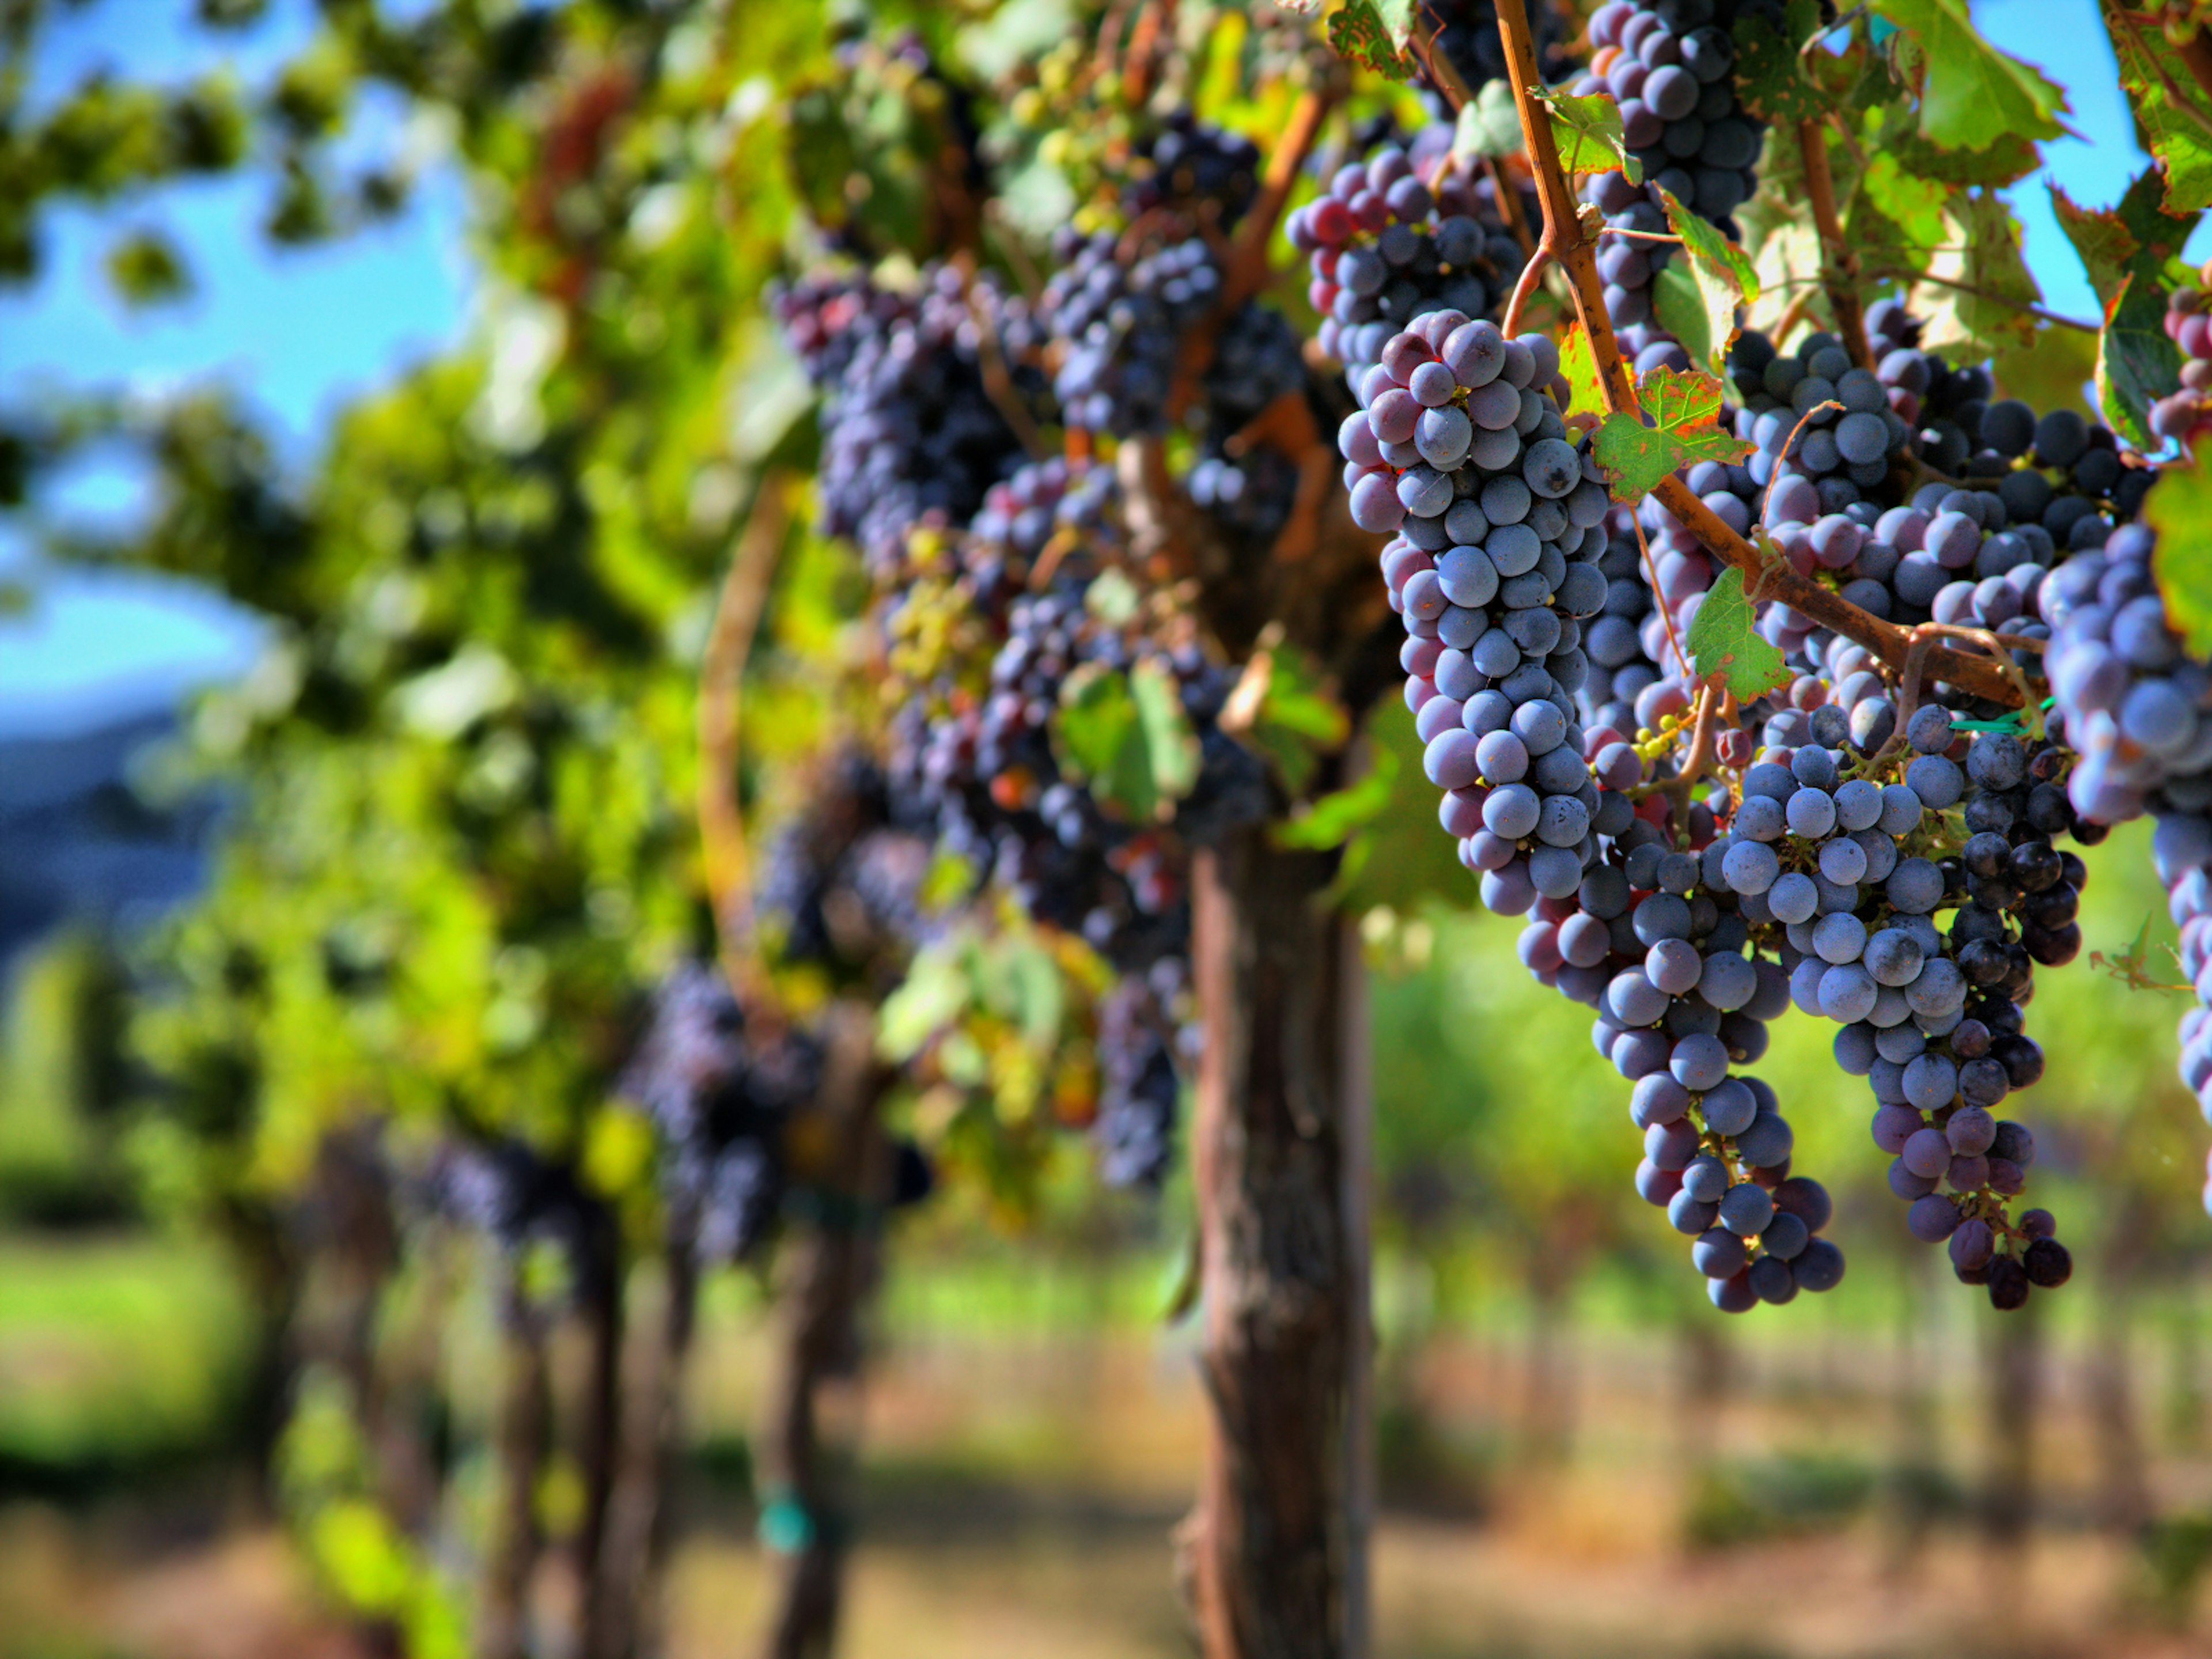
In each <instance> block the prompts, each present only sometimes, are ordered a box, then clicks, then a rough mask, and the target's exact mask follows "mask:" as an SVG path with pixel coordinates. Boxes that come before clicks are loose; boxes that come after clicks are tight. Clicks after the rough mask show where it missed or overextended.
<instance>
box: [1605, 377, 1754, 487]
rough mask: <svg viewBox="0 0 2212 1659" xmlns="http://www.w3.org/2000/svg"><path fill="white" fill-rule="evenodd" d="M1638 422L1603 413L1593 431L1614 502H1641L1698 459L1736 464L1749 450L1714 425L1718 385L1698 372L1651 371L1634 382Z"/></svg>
mask: <svg viewBox="0 0 2212 1659" xmlns="http://www.w3.org/2000/svg"><path fill="white" fill-rule="evenodd" d="M1637 392H1638V398H1639V400H1640V401H1641V403H1642V404H1643V406H1644V416H1643V418H1642V419H1641V420H1639V419H1638V417H1637V416H1633V415H1630V414H1626V413H1623V414H1615V415H1608V416H1606V417H1605V419H1604V420H1603V421H1602V422H1600V423H1599V425H1598V428H1597V438H1596V440H1595V446H1594V447H1595V453H1596V455H1597V464H1598V465H1599V466H1600V467H1601V468H1602V469H1603V470H1604V472H1605V475H1606V477H1607V478H1609V479H1611V480H1612V481H1613V499H1614V500H1615V501H1638V500H1641V499H1642V498H1643V497H1644V495H1649V494H1650V491H1651V489H1652V488H1653V486H1655V485H1656V484H1657V483H1658V482H1659V481H1660V480H1661V479H1662V478H1663V477H1666V476H1667V475H1668V473H1670V472H1674V471H1679V470H1680V468H1682V467H1686V466H1691V465H1695V464H1696V463H1698V462H1699V461H1740V460H1741V459H1743V458H1744V457H1745V456H1746V455H1747V454H1749V453H1751V446H1750V445H1749V444H1748V443H1746V442H1745V441H1743V440H1742V439H1741V438H1738V437H1736V436H1735V435H1732V434H1730V433H1727V432H1723V431H1722V430H1721V429H1720V428H1719V427H1717V426H1716V425H1715V424H1714V421H1715V418H1716V417H1717V416H1718V415H1719V414H1720V408H1721V383H1720V382H1719V381H1718V380H1709V379H1707V378H1706V377H1705V375H1702V374H1679V373H1677V372H1676V371H1675V370H1674V369H1671V368H1655V369H1653V370H1652V371H1651V373H1650V374H1646V375H1645V376H1644V378H1643V380H1641V381H1639V382H1638V386H1637Z"/></svg>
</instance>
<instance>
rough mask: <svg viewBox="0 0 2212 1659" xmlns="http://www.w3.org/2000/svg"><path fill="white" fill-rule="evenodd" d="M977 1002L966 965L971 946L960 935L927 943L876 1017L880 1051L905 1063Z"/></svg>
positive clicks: (899, 1062)
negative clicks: (968, 948) (968, 946)
mask: <svg viewBox="0 0 2212 1659" xmlns="http://www.w3.org/2000/svg"><path fill="white" fill-rule="evenodd" d="M974 1000H975V993H974V984H973V981H971V979H970V978H969V972H968V963H967V944H966V940H965V939H964V938H963V937H962V936H959V935H955V936H954V937H952V938H951V939H939V940H936V941H933V942H932V943H931V944H929V945H924V946H923V947H922V949H921V951H919V952H918V953H917V954H916V955H915V959H914V963H913V964H912V966H910V967H909V968H908V969H907V974H906V979H905V981H904V982H903V983H902V984H901V985H900V986H899V987H898V989H897V990H896V991H894V992H892V993H891V994H890V995H889V996H888V997H886V998H884V1003H883V1008H882V1012H880V1013H879V1014H878V1017H877V1021H876V1049H877V1052H878V1053H879V1054H882V1055H883V1057H884V1059H885V1060H890V1061H893V1062H894V1063H896V1064H900V1065H903V1064H904V1063H905V1062H906V1061H908V1060H912V1059H913V1058H914V1057H915V1055H916V1054H920V1053H921V1051H922V1050H923V1049H924V1048H927V1047H928V1046H929V1042H930V1040H931V1039H932V1038H933V1037H934V1036H936V1035H937V1034H938V1033H939V1031H941V1030H944V1029H945V1027H946V1026H948V1025H950V1024H952V1023H953V1021H955V1020H957V1019H958V1018H960V1017H961V1015H963V1014H964V1013H966V1012H968V1009H969V1005H970V1004H971V1003H972V1002H973V1001H974Z"/></svg>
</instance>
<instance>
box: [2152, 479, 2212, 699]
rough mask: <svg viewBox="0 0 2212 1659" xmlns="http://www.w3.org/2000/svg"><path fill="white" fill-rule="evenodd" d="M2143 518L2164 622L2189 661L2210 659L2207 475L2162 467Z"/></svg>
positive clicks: (2211, 514) (2211, 497) (2211, 561)
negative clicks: (2150, 534)
mask: <svg viewBox="0 0 2212 1659" xmlns="http://www.w3.org/2000/svg"><path fill="white" fill-rule="evenodd" d="M2143 518H2144V520H2145V521H2146V522H2148V524H2149V526H2150V527H2151V528H2152V529H2154V530H2155V531H2157V532H2158V547H2157V549H2156V550H2154V552H2153V553H2152V554H2151V556H2150V557H2151V574H2153V575H2154V576H2155V577H2156V578H2157V579H2158V591H2159V592H2160V595H2161V596H2163V597H2164V599H2165V600H2166V621H2167V623H2170V624H2171V625H2172V628H2173V630H2174V632H2176V633H2177V634H2179V635H2181V637H2182V639H2183V641H2185V643H2186V644H2187V645H2188V647H2189V653H2190V654H2191V656H2193V657H2204V656H2208V655H2212V475H2208V474H2207V473H2206V471H2205V470H2204V468H2203V466H2202V465H2191V466H2169V467H2167V468H2166V470H2165V471H2163V472H2162V473H2160V476H2159V480H2158V482H2157V483H2155V484H2154V485H2152V486H2151V492H2150V494H2149V495H2147V496H2145V497H2144V498H2143Z"/></svg>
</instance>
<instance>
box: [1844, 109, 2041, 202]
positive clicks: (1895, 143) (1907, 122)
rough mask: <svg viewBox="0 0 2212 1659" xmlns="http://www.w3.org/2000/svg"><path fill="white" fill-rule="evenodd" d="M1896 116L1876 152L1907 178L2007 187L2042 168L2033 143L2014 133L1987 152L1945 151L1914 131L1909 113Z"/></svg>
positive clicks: (2038, 154) (1882, 136) (1943, 182)
mask: <svg viewBox="0 0 2212 1659" xmlns="http://www.w3.org/2000/svg"><path fill="white" fill-rule="evenodd" d="M1897 115H1898V117H1899V118H1898V120H1897V121H1895V122H1894V123H1893V124H1891V125H1890V127H1889V129H1888V130H1887V131H1884V132H1883V133H1882V135H1881V137H1880V138H1879V139H1877V140H1876V141H1875V150H1876V153H1877V155H1879V156H1882V157H1887V158H1888V159H1889V160H1890V161H1893V163H1894V164H1895V165H1896V167H1898V169H1899V171H1900V172H1902V173H1905V174H1906V175H1907V176H1908V177H1911V178H1913V179H1924V180H1926V181H1927V182H1929V183H1930V184H1936V185H2009V184H2013V183H2015V182H2017V181H2018V180H2020V179H2025V178H2026V177H2027V175H2028V174H2029V173H2033V172H2034V171H2035V170H2036V168H2038V167H2041V166H2042V165H2043V157H2042V155H2041V153H2040V152H2039V151H2038V150H2037V149H2036V147H2035V143H2034V141H2033V139H2031V138H2027V137H2022V136H2021V134H2019V133H2017V132H2008V133H2005V134H2003V135H2002V136H2001V137H1998V138H1997V140H1996V142H1995V143H1992V144H1990V147H1989V148H1988V149H1943V148H1942V146H1941V145H1939V144H1931V143H1929V142H1928V141H1927V140H1926V139H1925V138H1923V137H1921V136H1920V134H1919V133H1918V132H1917V131H1915V130H1914V127H1913V124H1912V118H1911V113H1910V112H1908V111H1905V110H1901V109H1900V110H1899V111H1898V112H1897Z"/></svg>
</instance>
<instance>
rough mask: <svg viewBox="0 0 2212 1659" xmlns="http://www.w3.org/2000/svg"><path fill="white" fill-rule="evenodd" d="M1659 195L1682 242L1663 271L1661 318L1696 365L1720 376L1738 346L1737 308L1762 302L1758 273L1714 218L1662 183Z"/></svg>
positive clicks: (1660, 291)
mask: <svg viewBox="0 0 2212 1659" xmlns="http://www.w3.org/2000/svg"><path fill="white" fill-rule="evenodd" d="M1659 197H1660V199H1661V200H1662V202H1664V203H1665V204H1666V207H1667V222H1668V223H1669V224H1670V225H1672V226H1673V227H1674V234H1676V235H1677V236H1680V238H1681V239H1682V246H1681V248H1680V257H1678V258H1673V259H1670V260H1668V262H1667V264H1666V267H1665V268H1664V269H1663V270H1661V271H1660V273H1659V275H1660V277H1661V279H1662V280H1661V282H1660V283H1659V284H1658V285H1657V286H1658V290H1659V291H1658V295H1657V298H1658V301H1659V302H1660V304H1661V306H1662V315H1661V317H1660V319H1659V320H1660V323H1661V324H1662V325H1663V326H1664V327H1665V328H1666V330H1667V331H1668V333H1670V334H1672V335H1673V336H1674V337H1675V338H1676V339H1678V340H1680V342H1681V343H1682V349H1684V350H1685V351H1686V352H1688V353H1689V354H1690V361H1691V362H1692V363H1695V364H1697V365H1699V367H1701V368H1709V369H1711V371H1712V372H1713V373H1714V374H1720V373H1721V372H1722V371H1723V368H1724V367H1725V366H1726V364H1727V361H1728V352H1729V347H1730V346H1731V345H1734V344H1735V337H1736V332H1737V326H1736V307H1739V306H1747V305H1755V304H1757V303H1758V301H1759V273H1758V272H1757V271H1755V270H1753V269H1752V266H1751V261H1750V260H1749V259H1748V258H1746V257H1745V256H1744V252H1743V250H1742V249H1741V248H1740V247H1738V246H1736V245H1735V243H1734V242H1731V241H1730V240H1729V239H1728V238H1727V237H1726V236H1724V235H1723V234H1721V232H1720V230H1719V228H1717V226H1715V225H1714V223H1713V222H1712V221H1711V220H1710V219H1707V218H1705V216H1703V215H1701V214H1698V213H1693V212H1692V211H1691V210H1689V209H1687V208H1686V207H1684V206H1683V205H1682V204H1681V203H1680V201H1678V200H1677V199H1675V197H1674V192H1673V191H1669V190H1668V189H1667V188H1665V187H1664V186H1663V185H1662V187H1661V188H1660V191H1659ZM1670 278H1671V279H1672V280H1671V281H1669V280H1668V279H1670Z"/></svg>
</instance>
